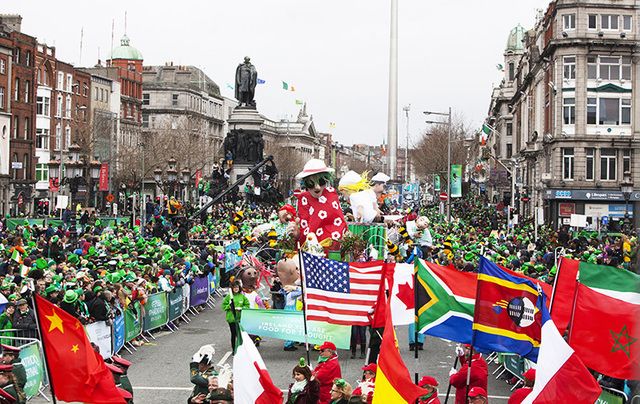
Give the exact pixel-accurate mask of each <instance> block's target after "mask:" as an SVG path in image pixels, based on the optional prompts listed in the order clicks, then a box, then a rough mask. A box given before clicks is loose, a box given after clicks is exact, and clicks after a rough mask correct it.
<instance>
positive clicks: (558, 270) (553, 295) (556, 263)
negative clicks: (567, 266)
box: [549, 248, 564, 315]
mask: <svg viewBox="0 0 640 404" xmlns="http://www.w3.org/2000/svg"><path fill="white" fill-rule="evenodd" d="M556 250H557V248H556ZM563 250H564V248H562V249H560V253H561V254H562V251H563ZM554 255H555V251H554ZM562 258H563V257H559V258H557V259H556V258H555V257H554V264H555V265H556V277H555V279H554V280H553V289H552V290H551V300H550V301H549V315H551V311H552V310H553V300H554V298H555V297H556V285H557V283H558V278H559V277H560V267H561V266H562Z"/></svg>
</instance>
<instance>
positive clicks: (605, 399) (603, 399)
mask: <svg viewBox="0 0 640 404" xmlns="http://www.w3.org/2000/svg"><path fill="white" fill-rule="evenodd" d="M596 403H597V404H623V403H624V398H623V397H622V396H616V395H615V394H612V393H610V392H608V391H606V390H604V389H603V390H602V393H601V394H600V397H598V400H596Z"/></svg>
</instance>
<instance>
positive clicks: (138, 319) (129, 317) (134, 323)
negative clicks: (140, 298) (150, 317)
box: [124, 302, 142, 342]
mask: <svg viewBox="0 0 640 404" xmlns="http://www.w3.org/2000/svg"><path fill="white" fill-rule="evenodd" d="M140 310H141V307H140V303H138V302H136V303H134V304H133V305H132V306H129V308H128V309H126V310H125V311H124V340H125V341H126V342H129V341H131V340H132V339H134V338H135V337H137V336H138V335H140V333H142V315H141V312H140Z"/></svg>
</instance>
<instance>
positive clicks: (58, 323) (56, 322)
mask: <svg viewBox="0 0 640 404" xmlns="http://www.w3.org/2000/svg"><path fill="white" fill-rule="evenodd" d="M45 317H46V318H47V320H49V321H50V322H51V324H49V332H51V331H53V330H54V329H56V328H57V329H58V330H60V332H61V333H63V334H64V327H62V319H61V318H60V317H58V315H57V314H56V311H55V310H53V312H52V314H51V315H50V316H45Z"/></svg>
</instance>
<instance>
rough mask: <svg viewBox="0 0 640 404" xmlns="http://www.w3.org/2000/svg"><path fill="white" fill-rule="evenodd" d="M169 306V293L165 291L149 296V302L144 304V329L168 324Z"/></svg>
mask: <svg viewBox="0 0 640 404" xmlns="http://www.w3.org/2000/svg"><path fill="white" fill-rule="evenodd" d="M168 306H169V305H168V303H167V294H166V293H165V292H162V293H155V294H153V295H150V296H149V297H148V298H147V303H146V304H145V305H144V318H143V320H142V331H151V330H155V329H156V328H158V327H162V326H163V325H165V324H167V321H168V320H169V310H168V308H169V307H168Z"/></svg>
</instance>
